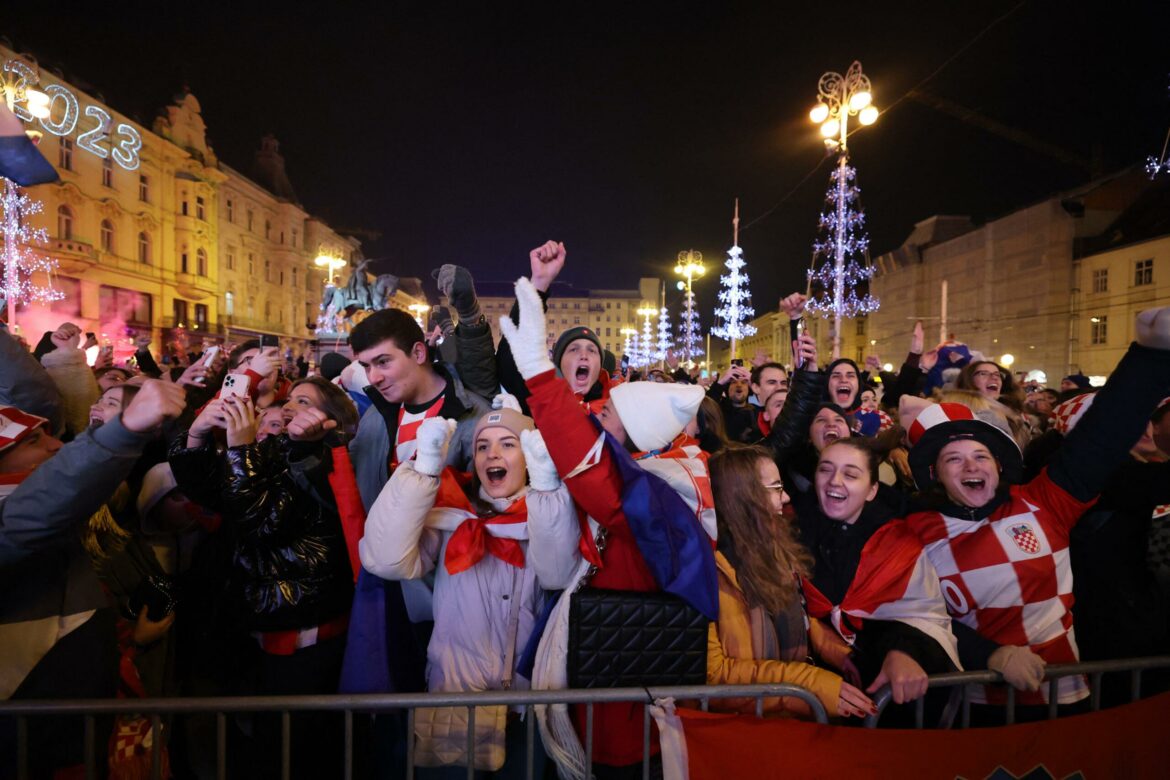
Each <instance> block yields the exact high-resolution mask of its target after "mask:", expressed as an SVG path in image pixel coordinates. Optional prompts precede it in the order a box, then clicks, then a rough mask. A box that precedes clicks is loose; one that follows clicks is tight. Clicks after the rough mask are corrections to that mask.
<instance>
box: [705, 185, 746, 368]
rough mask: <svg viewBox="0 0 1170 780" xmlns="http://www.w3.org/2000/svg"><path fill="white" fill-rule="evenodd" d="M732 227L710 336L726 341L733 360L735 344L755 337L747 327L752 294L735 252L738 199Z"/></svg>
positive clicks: (738, 252)
mask: <svg viewBox="0 0 1170 780" xmlns="http://www.w3.org/2000/svg"><path fill="white" fill-rule="evenodd" d="M731 224H732V226H733V232H732V246H731V249H728V250H727V262H725V263H724V264H723V265H724V266H726V268H727V273H725V274H723V275H722V276H720V277H719V286H720V290H719V301H720V304H721V305H720V306H719V307H718V308H717V309H715V320H716V321H717V322H718V323H719V324H718V325H716V326H715V327H713V328H711V335H713V336H718V337H719V338H723V339H727V340H728V341H730V342H731V357H732V359H734V358H735V345H736V342H738V341H741V340H742V339H744V338H746V337H747V336H751V335H753V334H755V332H756V327H755V326H754V325H749V324H747V321H748V320H750V319H751V318H752V317H754V316H755V313H756V311H755V309H753V308H752V294H751V291H750V290H748V282H749V281H750V280H749V279H748V275H747V274H746V273H742V269H743V267H744V266H746V265H747V263H745V262H744V259H743V250H742V249H740V248H739V199H738V198H737V199H736V201H735V217H734V219H732V220H731Z"/></svg>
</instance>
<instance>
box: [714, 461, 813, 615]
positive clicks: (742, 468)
mask: <svg viewBox="0 0 1170 780" xmlns="http://www.w3.org/2000/svg"><path fill="white" fill-rule="evenodd" d="M771 459H772V456H771V453H769V452H768V451H767V450H766V449H764V448H763V447H756V446H751V447H748V446H739V445H734V444H732V445H729V446H728V447H727V448H725V449H723V450H722V451H720V452H719V453H718V454H716V455H713V456H712V457H711V461H710V467H711V488H712V490H713V492H714V494H715V515H716V518H717V522H718V524H719V539H720V542H721V543H723V542H725V541H726V542H727V543H730V544H731V547H732V550H733V553H734V557H735V558H736V561H734V563H735V566H736V576H737V577H738V578H739V585H740V587H741V588H742V589H743V593H744V596H745V597H746V598H747V602H748V605H749V606H760V607H763V608H764V609H765V610H767V611H768V612H769V613H771V614H773V615H775V614H778V613H779V612H782V611H783V610H784V608H785V607H786V606H788V605H789V604H791V603H792V602H793V601H794V600H795V599H796V598H797V597H798V596H797V582H796V577H797V576H798V575H799V576H808V573H809V572H810V571H811V570H812V556H811V555H810V554H809V552H808V550H806V549H805V548H804V546H803V545H801V544H800V542H799V541H797V539H796V533H795V532H794V530H793V528H792V524H791V522H790V521H789V520H788V519H787V518H785V517H782V516H777V515H775V514H773V512H772V505H771V502H770V500H769V498H768V493H767V490H766V489H765V488H764V486H763V485H762V484H761V483H760V472H759V465H760V461H761V460H771Z"/></svg>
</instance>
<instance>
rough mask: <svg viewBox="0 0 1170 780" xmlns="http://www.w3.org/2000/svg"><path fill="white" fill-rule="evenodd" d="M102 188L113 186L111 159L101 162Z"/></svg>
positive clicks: (112, 162) (112, 161) (112, 164)
mask: <svg viewBox="0 0 1170 780" xmlns="http://www.w3.org/2000/svg"><path fill="white" fill-rule="evenodd" d="M102 186H103V187H110V188H113V186H114V160H113V158H112V157H107V158H105V159H104V160H102Z"/></svg>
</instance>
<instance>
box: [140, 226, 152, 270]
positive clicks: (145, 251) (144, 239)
mask: <svg viewBox="0 0 1170 780" xmlns="http://www.w3.org/2000/svg"><path fill="white" fill-rule="evenodd" d="M138 262H140V263H142V264H143V265H150V234H149V233H146V232H145V231H143V232H142V233H139V234H138Z"/></svg>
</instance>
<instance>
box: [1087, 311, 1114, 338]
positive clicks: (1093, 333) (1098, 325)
mask: <svg viewBox="0 0 1170 780" xmlns="http://www.w3.org/2000/svg"><path fill="white" fill-rule="evenodd" d="M1108 340H1109V317H1107V316H1106V315H1104V314H1102V315H1100V316H1098V317H1091V318H1089V343H1090V344H1105V343H1108Z"/></svg>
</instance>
